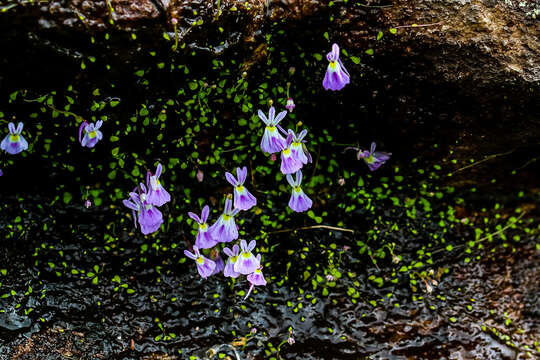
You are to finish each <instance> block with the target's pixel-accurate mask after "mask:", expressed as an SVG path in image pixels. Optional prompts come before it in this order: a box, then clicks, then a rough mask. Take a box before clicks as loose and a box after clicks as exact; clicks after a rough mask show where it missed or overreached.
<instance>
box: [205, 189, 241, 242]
mask: <svg viewBox="0 0 540 360" xmlns="http://www.w3.org/2000/svg"><path fill="white" fill-rule="evenodd" d="M239 211H240V210H239V209H234V210H233V209H232V201H231V199H229V198H227V199H226V200H225V210H223V214H221V215H220V217H219V219H218V220H217V221H216V223H215V224H214V225H212V226H211V227H210V231H211V232H212V235H213V236H214V239H215V240H216V241H217V242H231V241H233V240H236V239H238V229H237V228H236V223H235V222H234V217H235V215H236V214H238V212H239Z"/></svg>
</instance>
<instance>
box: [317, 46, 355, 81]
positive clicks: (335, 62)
mask: <svg viewBox="0 0 540 360" xmlns="http://www.w3.org/2000/svg"><path fill="white" fill-rule="evenodd" d="M326 58H327V59H328V62H329V64H328V68H327V69H326V74H325V75H324V79H323V87H324V88H325V89H326V90H334V91H335V90H341V89H343V88H344V87H345V85H347V84H348V83H349V82H350V78H351V77H350V75H349V72H348V71H347V69H345V66H343V63H342V62H341V60H340V59H339V46H338V45H337V44H334V45H332V51H331V52H329V53H328V54H327V55H326Z"/></svg>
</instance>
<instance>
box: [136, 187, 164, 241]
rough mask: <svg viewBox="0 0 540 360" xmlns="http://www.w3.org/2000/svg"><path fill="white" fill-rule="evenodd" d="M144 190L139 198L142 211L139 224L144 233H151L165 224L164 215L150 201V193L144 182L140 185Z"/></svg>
mask: <svg viewBox="0 0 540 360" xmlns="http://www.w3.org/2000/svg"><path fill="white" fill-rule="evenodd" d="M140 190H141V191H142V192H141V194H140V196H139V198H140V201H141V205H142V206H141V211H140V212H139V225H141V232H142V233H143V234H144V235H148V234H151V233H153V232H155V231H157V230H158V229H159V227H160V226H161V224H163V215H162V214H161V211H159V210H158V208H156V207H155V206H154V205H152V204H151V203H149V202H148V193H147V191H146V186H144V184H141V185H140Z"/></svg>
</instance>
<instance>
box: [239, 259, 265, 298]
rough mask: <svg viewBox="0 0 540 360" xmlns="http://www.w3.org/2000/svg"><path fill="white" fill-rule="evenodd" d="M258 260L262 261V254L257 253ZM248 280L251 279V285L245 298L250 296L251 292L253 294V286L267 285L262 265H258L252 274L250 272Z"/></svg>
mask: <svg viewBox="0 0 540 360" xmlns="http://www.w3.org/2000/svg"><path fill="white" fill-rule="evenodd" d="M257 261H258V262H259V264H260V262H261V254H258V255H257ZM247 280H248V281H249V284H250V286H249V290H248V292H247V294H246V297H245V298H244V300H245V299H247V298H248V297H249V294H251V291H252V290H253V288H254V287H255V286H265V285H266V279H265V278H264V275H263V273H262V266H259V267H257V269H255V271H253V272H252V273H251V274H249V275H248V276H247Z"/></svg>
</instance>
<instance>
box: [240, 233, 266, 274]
mask: <svg viewBox="0 0 540 360" xmlns="http://www.w3.org/2000/svg"><path fill="white" fill-rule="evenodd" d="M256 244H257V243H256V242H255V240H251V241H250V242H249V245H248V243H247V242H246V240H241V241H240V247H241V248H242V252H241V253H240V255H239V256H238V259H237V260H236V263H235V264H234V271H236V272H237V273H240V274H244V275H248V274H251V273H252V272H254V271H255V269H257V268H258V267H259V266H260V260H259V259H257V258H256V257H255V256H254V255H253V253H252V252H251V251H252V250H253V249H255V245H256Z"/></svg>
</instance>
